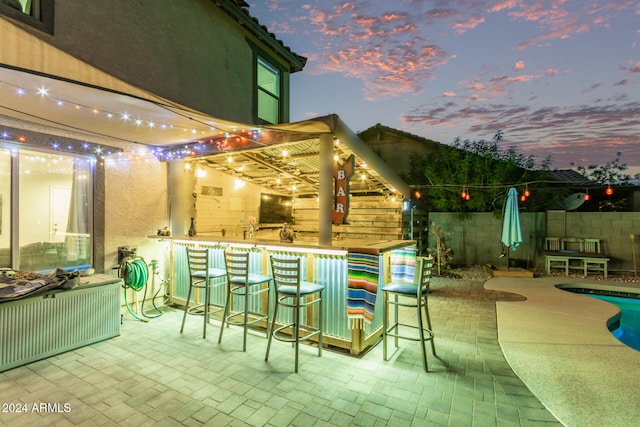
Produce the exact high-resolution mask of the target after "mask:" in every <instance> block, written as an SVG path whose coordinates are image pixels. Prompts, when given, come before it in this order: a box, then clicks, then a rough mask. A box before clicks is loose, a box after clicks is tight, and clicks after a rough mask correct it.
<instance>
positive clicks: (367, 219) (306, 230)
mask: <svg viewBox="0 0 640 427" xmlns="http://www.w3.org/2000/svg"><path fill="white" fill-rule="evenodd" d="M293 215H294V218H295V224H294V230H295V231H296V232H297V234H298V235H297V238H298V240H301V241H317V240H318V236H319V226H318V218H319V211H318V202H317V200H316V199H315V198H308V199H296V201H295V203H294V205H293ZM347 219H348V222H349V224H341V225H335V224H334V225H333V236H334V238H335V236H336V235H337V234H338V233H340V236H341V237H342V238H343V239H365V240H374V241H379V240H396V239H402V202H401V201H399V200H396V201H391V200H390V199H388V198H385V197H384V196H354V195H352V196H351V199H350V203H349V215H348V217H347Z"/></svg>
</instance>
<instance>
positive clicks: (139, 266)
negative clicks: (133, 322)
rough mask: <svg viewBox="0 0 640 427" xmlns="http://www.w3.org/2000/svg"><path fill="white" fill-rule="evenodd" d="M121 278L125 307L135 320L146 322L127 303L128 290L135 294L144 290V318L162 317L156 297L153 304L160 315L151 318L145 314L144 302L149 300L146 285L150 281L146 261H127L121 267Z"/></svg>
mask: <svg viewBox="0 0 640 427" xmlns="http://www.w3.org/2000/svg"><path fill="white" fill-rule="evenodd" d="M120 277H121V278H122V281H123V285H122V287H123V288H124V302H125V305H126V306H127V310H128V311H129V313H130V314H131V315H132V316H133V317H134V318H136V319H138V320H141V321H144V322H146V320H145V319H141V318H140V317H138V315H136V314H135V313H134V312H133V310H131V307H130V306H129V302H128V301H127V289H128V288H129V289H132V290H133V291H134V292H139V291H141V290H143V289H144V296H143V298H142V310H141V313H142V315H143V316H144V317H148V318H154V317H159V316H161V315H162V312H161V311H160V309H159V308H158V307H156V304H155V296H154V301H152V302H153V307H154V308H155V310H156V311H158V314H156V315H153V316H150V315H147V314H145V312H144V301H145V300H146V299H147V288H146V284H147V280H148V279H149V267H148V266H147V263H146V262H145V261H144V259H142V258H140V257H135V258H128V259H126V260H125V261H124V262H123V263H122V264H121V265H120ZM159 291H160V290H159V289H158V291H157V292H156V295H157V294H158V292H159Z"/></svg>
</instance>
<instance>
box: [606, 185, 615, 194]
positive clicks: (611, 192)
mask: <svg viewBox="0 0 640 427" xmlns="http://www.w3.org/2000/svg"><path fill="white" fill-rule="evenodd" d="M604 194H606V195H607V196H611V195H612V194H613V188H611V186H610V185H609V186H608V187H607V189H606V190H605V191H604Z"/></svg>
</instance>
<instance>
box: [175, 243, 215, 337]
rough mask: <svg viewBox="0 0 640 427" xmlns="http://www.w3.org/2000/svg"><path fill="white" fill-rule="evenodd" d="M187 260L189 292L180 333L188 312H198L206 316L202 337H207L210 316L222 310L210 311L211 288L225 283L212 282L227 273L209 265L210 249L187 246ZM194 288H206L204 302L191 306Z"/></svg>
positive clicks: (197, 313)
mask: <svg viewBox="0 0 640 427" xmlns="http://www.w3.org/2000/svg"><path fill="white" fill-rule="evenodd" d="M187 262H188V265H189V292H187V301H186V302H185V305H184V315H183V316H182V326H181V327H180V333H182V331H183V330H184V322H185V320H186V319H187V314H196V315H203V316H204V326H203V329H202V338H206V337H207V324H208V323H209V316H210V315H211V314H212V313H217V312H219V311H222V308H220V309H218V310H214V311H210V310H209V307H210V306H211V288H212V287H218V286H222V285H224V282H222V281H221V283H218V284H215V283H212V282H213V281H214V280H215V279H219V278H221V277H224V276H225V275H226V272H225V271H224V270H223V269H221V268H212V267H209V249H208V248H205V249H195V248H190V247H187ZM193 289H204V303H203V304H197V305H195V306H193V307H189V302H190V301H191V292H192V291H193Z"/></svg>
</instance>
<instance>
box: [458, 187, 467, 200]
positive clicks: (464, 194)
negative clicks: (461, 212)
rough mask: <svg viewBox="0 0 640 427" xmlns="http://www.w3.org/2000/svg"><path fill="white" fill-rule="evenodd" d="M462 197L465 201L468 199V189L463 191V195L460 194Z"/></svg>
mask: <svg viewBox="0 0 640 427" xmlns="http://www.w3.org/2000/svg"><path fill="white" fill-rule="evenodd" d="M460 197H462V198H463V199H466V198H467V190H466V188H463V189H462V193H461V194H460Z"/></svg>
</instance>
